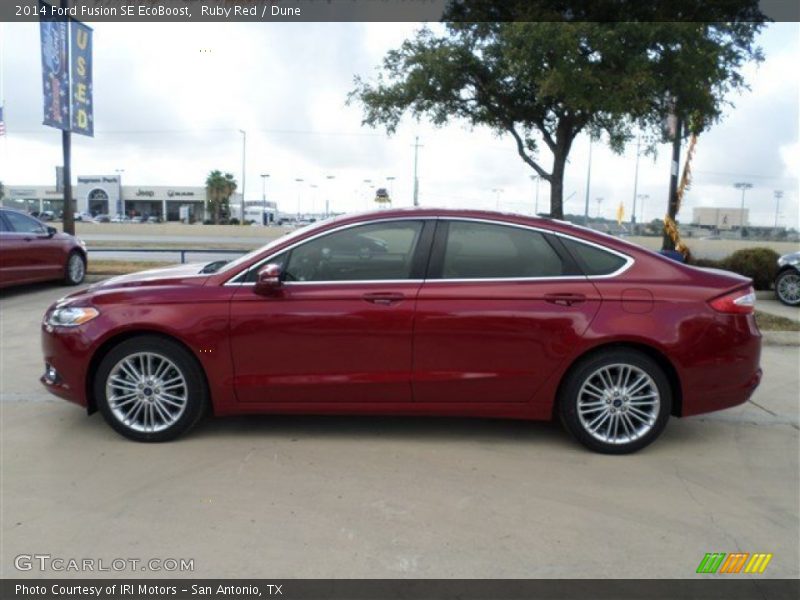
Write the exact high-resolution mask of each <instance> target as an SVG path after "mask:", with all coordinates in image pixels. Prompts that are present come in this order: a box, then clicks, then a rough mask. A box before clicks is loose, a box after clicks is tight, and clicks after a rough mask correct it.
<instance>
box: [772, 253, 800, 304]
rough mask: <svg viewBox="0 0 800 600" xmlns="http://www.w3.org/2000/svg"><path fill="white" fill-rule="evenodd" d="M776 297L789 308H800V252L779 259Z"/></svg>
mask: <svg viewBox="0 0 800 600" xmlns="http://www.w3.org/2000/svg"><path fill="white" fill-rule="evenodd" d="M775 295H776V296H777V297H778V300H780V301H781V302H783V303H784V304H786V305H787V306H800V252H793V253H791V254H784V255H783V256H781V257H780V258H779V259H778V274H777V275H776V276H775Z"/></svg>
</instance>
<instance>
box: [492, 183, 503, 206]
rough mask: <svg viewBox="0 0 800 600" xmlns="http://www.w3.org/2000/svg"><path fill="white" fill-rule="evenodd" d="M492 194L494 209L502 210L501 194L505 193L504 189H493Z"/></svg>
mask: <svg viewBox="0 0 800 600" xmlns="http://www.w3.org/2000/svg"><path fill="white" fill-rule="evenodd" d="M492 193H493V194H494V208H495V210H500V194H502V193H503V188H492Z"/></svg>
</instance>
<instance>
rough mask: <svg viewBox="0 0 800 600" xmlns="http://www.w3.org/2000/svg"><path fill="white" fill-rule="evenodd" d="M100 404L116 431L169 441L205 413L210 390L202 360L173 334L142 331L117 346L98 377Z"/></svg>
mask: <svg viewBox="0 0 800 600" xmlns="http://www.w3.org/2000/svg"><path fill="white" fill-rule="evenodd" d="M94 394H95V398H96V399H97V407H98V409H99V410H100V412H101V413H102V415H103V417H104V418H105V420H106V422H107V423H108V424H109V425H111V427H113V428H114V429H115V430H116V431H117V432H119V433H121V434H122V435H124V436H125V437H127V438H130V439H132V440H136V441H139V442H165V441H169V440H172V439H175V438H176V437H178V436H179V435H181V434H183V433H185V432H186V431H188V430H189V429H191V428H192V427H194V425H195V424H197V422H198V421H199V420H200V419H201V418H202V417H203V415H204V414H205V412H206V407H207V406H208V391H207V389H206V384H205V378H204V376H203V372H202V370H201V367H200V365H199V364H198V363H197V361H196V360H195V358H194V356H192V355H191V354H190V353H189V352H188V351H187V350H186V349H185V348H184V347H183V346H181V345H180V344H178V343H177V342H174V341H172V340H169V339H164V338H160V337H156V336H141V337H136V338H132V339H129V340H126V341H124V342H122V343H121V344H119V345H118V346H116V347H115V348H113V349H112V350H111V351H110V352H109V353H108V354H107V355H106V356H105V357H104V358H103V360H102V361H101V363H100V366H99V368H98V370H97V375H96V376H95V380H94Z"/></svg>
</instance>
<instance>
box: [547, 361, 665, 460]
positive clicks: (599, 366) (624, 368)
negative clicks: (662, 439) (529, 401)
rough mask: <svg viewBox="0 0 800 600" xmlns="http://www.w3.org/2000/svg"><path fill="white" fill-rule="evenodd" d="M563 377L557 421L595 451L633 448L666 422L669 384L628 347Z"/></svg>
mask: <svg viewBox="0 0 800 600" xmlns="http://www.w3.org/2000/svg"><path fill="white" fill-rule="evenodd" d="M567 377H568V378H569V379H568V381H567V382H566V384H565V385H564V387H563V390H562V393H561V396H560V398H559V412H560V416H561V419H562V421H563V422H564V424H565V426H566V427H567V429H569V431H570V432H571V433H572V434H573V435H575V437H576V438H577V439H578V440H579V441H580V442H581V443H583V444H584V445H586V446H587V447H589V448H591V449H593V450H597V451H600V452H606V453H609V454H624V453H627V452H633V451H635V450H638V449H640V448H643V447H644V446H646V445H647V444H649V443H650V442H652V441H653V440H654V439H655V438H656V437H658V435H659V434H660V433H661V431H662V430H663V429H664V427H665V425H666V423H667V419H668V418H669V414H670V408H671V404H672V396H671V389H670V386H669V382H668V381H667V379H666V377H665V375H664V372H663V370H662V369H661V368H660V367H659V366H658V364H656V363H655V362H654V361H653V360H652V359H650V358H649V357H648V356H646V355H644V354H641V353H639V352H636V351H634V350H628V349H616V350H612V351H609V352H606V353H602V354H596V355H594V356H592V357H590V358H589V359H588V360H584V361H582V362H581V363H578V364H577V365H576V366H575V367H574V368H573V369H572V370H571V371H570V373H569V374H568V376H567Z"/></svg>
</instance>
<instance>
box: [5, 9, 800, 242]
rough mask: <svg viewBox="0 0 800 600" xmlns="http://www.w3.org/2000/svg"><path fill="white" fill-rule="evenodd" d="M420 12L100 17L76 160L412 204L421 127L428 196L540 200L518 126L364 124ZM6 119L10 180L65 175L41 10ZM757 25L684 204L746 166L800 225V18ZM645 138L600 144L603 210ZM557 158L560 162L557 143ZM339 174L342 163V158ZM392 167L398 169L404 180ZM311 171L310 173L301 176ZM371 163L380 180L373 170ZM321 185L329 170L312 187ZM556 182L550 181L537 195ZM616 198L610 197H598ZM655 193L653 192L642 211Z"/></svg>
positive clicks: (708, 195)
mask: <svg viewBox="0 0 800 600" xmlns="http://www.w3.org/2000/svg"><path fill="white" fill-rule="evenodd" d="M418 27H419V24H414V23H409V24H382V23H318V24H315V23H297V24H221V23H213V24H198V23H193V24H165V23H159V24H115V23H96V24H94V29H95V34H94V35H95V37H94V47H95V49H94V60H95V65H94V69H95V70H94V90H95V122H96V124H95V129H96V134H95V137H94V138H93V139H91V138H85V137H82V136H73V140H74V141H73V174H74V175H78V174H82V175H83V174H85V175H89V174H111V173H113V172H114V171H115V169H124V174H123V184H125V185H142V186H145V185H202V184H203V181H204V179H205V176H206V174H207V173H208V172H209V171H210V170H211V169H221V170H226V171H230V172H232V173H233V174H234V175H235V176H236V178H237V179H240V178H241V173H242V137H243V136H242V134H241V133H240V132H239V130H245V131H246V132H247V146H246V148H247V150H246V156H247V161H246V195H247V198H248V199H258V198H261V191H262V179H261V178H260V175H261V174H262V173H269V175H270V178H269V179H268V180H267V196H268V198H269V199H271V200H276V201H277V202H278V204H279V207H280V209H281V210H284V211H287V212H293V211H295V210H297V207H298V203H299V205H300V209H301V210H302V211H304V212H306V211H311V210H321V209H322V208H323V206H324V200H325V198H330V200H331V208H332V210H336V211H348V210H361V209H366V208H369V207H370V204H371V203H370V199H371V198H372V196H373V191H372V190H371V189H370V186H371V185H372V186H377V187H384V186H385V187H392V188H393V195H394V199H395V205H396V206H405V205H410V204H411V193H412V189H413V161H414V150H413V147H412V146H413V144H414V138H415V137H416V136H419V139H420V143H421V144H422V146H423V147H422V148H420V154H419V178H420V199H421V202H422V203H423V204H426V205H436V206H465V207H474V208H495V207H499V208H501V209H503V210H510V211H516V212H526V213H530V212H533V209H534V198H535V186H534V184H533V182H532V181H531V180H530V178H529V177H530V175H531V173H532V172H531V171H530V169H529V168H528V167H527V166H525V165H524V164H523V163H522V161H521V160H520V159H519V158H518V157H517V155H516V152H515V150H514V146H513V142H512V141H511V140H510V139H509V138H507V137H495V136H494V135H492V134H491V133H489V132H487V131H485V130H474V131H470V130H469V129H468V128H466V127H465V126H463V125H461V124H453V125H449V126H447V127H445V128H440V129H437V128H434V127H431V126H430V125H429V124H427V123H424V122H423V123H417V122H415V121H413V120H411V119H408V120H406V121H405V122H404V123H403V124H402V126H401V127H400V128H399V129H398V131H397V133H396V134H395V135H394V136H392V137H387V136H386V135H385V134H384V132H383V131H382V130H372V129H368V128H365V127H362V126H361V124H360V121H361V111H360V109H359V107H357V106H350V107H348V106H346V105H345V98H346V95H347V93H348V91H349V90H350V89H351V88H352V84H353V83H352V82H353V76H354V75H356V74H360V75H362V76H367V77H369V76H371V75H372V74H373V73H374V72H375V67H376V66H377V65H378V64H379V63H380V60H381V58H382V57H383V55H384V54H385V53H386V51H387V50H388V49H390V48H393V47H396V46H397V45H398V44H399V43H400V42H401V41H402V40H403V39H404V38H406V37H407V36H408V35H409V34H411V33H412V32H413V31H414V30H415V29H416V28H418ZM0 28H2V29H0V44H2V49H3V54H2V67H3V74H4V90H3V95H4V97H5V117H6V124H7V130H8V135H7V136H6V137H5V138H0V180H2V181H3V182H5V183H6V184H7V185H15V184H19V185H52V184H53V182H54V177H55V176H54V167H55V165H57V164H60V162H61V144H60V135H59V132H58V131H57V130H55V129H52V128H48V127H44V126H42V125H41V121H42V107H41V67H40V57H39V48H38V44H39V31H38V25H37V24H35V23H20V24H8V23H6V24H0ZM759 43H760V44H761V45H762V47H763V48H764V51H765V54H766V61H765V62H764V63H762V64H761V65H760V66H755V65H751V66H748V67H747V70H746V74H747V80H748V82H749V84H750V86H751V87H752V90H751V91H750V92H745V93H744V94H742V95H740V96H734V97H733V98H732V100H733V101H734V103H735V104H736V107H735V108H734V109H731V110H730V111H729V113H728V114H727V115H726V118H725V119H724V121H723V122H722V123H721V124H719V125H717V126H716V127H715V128H714V129H712V130H711V131H710V132H708V133H706V134H704V135H703V136H701V138H700V140H699V144H698V149H697V154H696V160H695V163H694V173H695V180H694V186H693V187H692V189H691V191H690V192H689V193H688V195H687V197H686V200H685V203H684V208H683V210H682V212H681V216H682V217H683V219H685V220H688V219H690V218H691V208H692V207H695V206H719V207H724V206H734V207H736V206H738V205H739V202H740V195H739V192H738V191H737V190H735V189H734V188H733V183H735V182H737V181H749V182H751V183H752V184H753V186H754V187H753V189H751V190H750V191H749V192H748V193H747V199H746V203H747V207H748V208H750V210H751V221H752V222H754V223H756V224H762V225H771V224H772V223H773V222H774V219H775V202H774V200H773V192H774V190H783V192H784V198H783V200H782V202H781V207H780V215H779V217H780V222H781V224H783V225H787V226H795V227H797V226H798V218H799V217H798V180H799V179H800V142H799V141H798V129H799V124H798V116H799V113H800V76H799V75H798V72H800V71H798V69H797V65H798V64H800V25H798V24H797V23H776V24H772V25H770V26H769V27H768V28H766V29H765V30H764V32H763V33H762V35H761V37H760V40H759ZM635 155H636V152H635V145H632V146H631V147H629V148H628V150H627V152H626V153H625V154H624V155H622V156H618V155H614V154H613V153H611V152H610V151H609V150H608V149H606V148H604V147H602V146H601V145H597V144H596V145H595V147H594V150H593V162H592V181H591V187H590V192H589V196H590V198H591V214H597V212H598V210H599V211H600V212H601V213H602V214H603V215H605V216H608V217H611V216H613V215H614V214H615V212H616V207H617V206H618V204H619V203H620V202H624V203H625V207H626V209H625V210H626V215H629V214H630V210H631V202H632V197H633V183H634V164H635ZM587 159H588V140H587V139H586V138H581V139H579V140H577V141H576V143H575V145H574V149H573V152H572V154H571V156H570V163H569V166H568V169H567V175H566V181H565V197H567V198H568V199H567V202H566V208H565V211H566V212H571V213H579V214H582V213H583V207H584V199H585V196H586V167H587ZM544 160H545V163H546V164H548V165H549V164H550V159H549V157H545V159H544ZM330 175H332V176H334V179H328V178H327V176H330ZM387 177H395V178H396V179H395V180H394V181H393V182H392V183H391V184H390V183H388V182H387ZM296 179H303V181H302V182H297V181H296ZM668 179H669V154H668V149H667V148H666V147H663V148H661V149H660V152H659V155H658V158H657V160H655V161H653V159H652V158H642V160H641V163H640V169H639V193H640V194H646V195H648V196H649V198H648V199H647V200H646V202H645V206H644V218H645V219H646V220H650V219H653V218H656V217H660V216H662V215H663V212H664V208H665V206H666V196H667V184H668ZM364 180H370V182H371V183H365V182H364ZM313 186H316V187H313ZM548 198H549V189H548V187H547V184H546V183H542V184H541V185H540V189H539V210H540V211H546V210H547V209H548ZM598 198H602V201H601V202H599V203H598V202H597V199H598ZM640 210H641V208H639V209H637V214H640Z"/></svg>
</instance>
